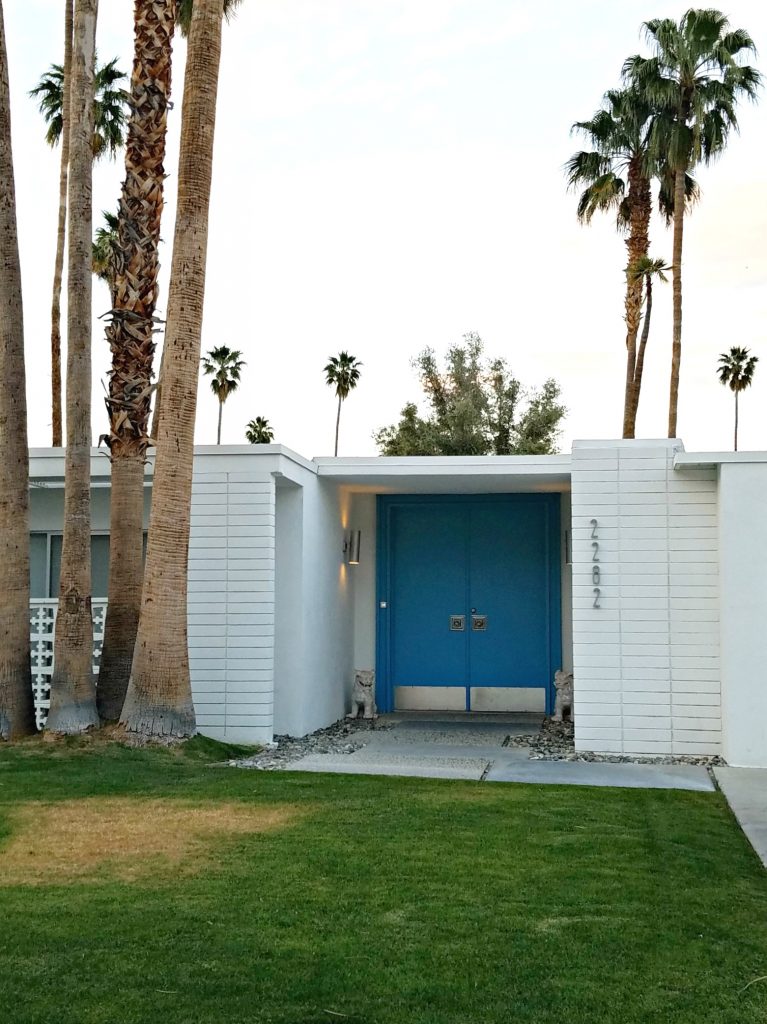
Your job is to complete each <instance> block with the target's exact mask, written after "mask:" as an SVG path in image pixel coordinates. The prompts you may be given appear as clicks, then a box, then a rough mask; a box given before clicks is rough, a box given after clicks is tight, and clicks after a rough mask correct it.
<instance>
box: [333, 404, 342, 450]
mask: <svg viewBox="0 0 767 1024" xmlns="http://www.w3.org/2000/svg"><path fill="white" fill-rule="evenodd" d="M340 425H341V396H340V395H339V396H338V412H337V413H336V446H335V449H334V451H333V455H338V428H339V427H340Z"/></svg>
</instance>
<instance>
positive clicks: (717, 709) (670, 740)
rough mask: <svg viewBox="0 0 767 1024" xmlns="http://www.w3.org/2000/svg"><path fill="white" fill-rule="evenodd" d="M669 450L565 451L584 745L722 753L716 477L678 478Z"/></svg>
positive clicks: (665, 446) (579, 732) (578, 716)
mask: <svg viewBox="0 0 767 1024" xmlns="http://www.w3.org/2000/svg"><path fill="white" fill-rule="evenodd" d="M676 450H677V442H672V441H669V442H655V443H652V444H651V443H643V442H617V443H616V444H615V445H612V446H603V445H599V444H598V443H597V444H594V445H593V446H589V445H588V443H578V442H576V444H575V445H574V447H573V461H572V528H573V545H572V547H573V604H574V611H573V661H574V668H575V722H576V726H575V728H576V746H577V747H578V748H579V749H582V750H584V749H588V750H596V751H600V752H605V753H626V754H652V755H662V754H718V753H720V752H721V749H722V747H721V706H720V683H719V611H718V609H719V598H718V594H719V566H718V530H717V484H716V474H715V471H714V470H708V469H696V470H684V471H675V470H674V468H673V459H674V454H675V451H676ZM594 520H596V526H594ZM595 545H597V546H596V547H595ZM597 559H598V561H597ZM595 587H598V589H599V591H600V593H599V604H600V607H598V608H595V607H594V601H595V597H596V593H595ZM601 698H604V699H601Z"/></svg>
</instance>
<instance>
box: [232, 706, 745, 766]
mask: <svg viewBox="0 0 767 1024" xmlns="http://www.w3.org/2000/svg"><path fill="white" fill-rule="evenodd" d="M396 728H397V726H396V725H395V724H390V723H381V722H379V721H373V722H370V721H365V720H364V719H359V718H358V719H343V718H342V719H341V720H340V721H339V722H335V723H334V724H333V725H330V726H328V728H327V729H319V730H318V731H317V732H314V733H311V734H310V735H309V736H300V737H296V736H275V737H274V743H272V744H269V745H267V746H266V747H264V749H263V750H260V751H259V752H258V753H257V754H253V755H252V756H251V757H246V758H242V759H238V760H232V761H229V765H230V766H232V767H236V768H255V769H257V770H258V771H267V772H269V771H280V770H281V769H284V768H287V766H288V765H290V764H292V763H293V762H294V761H298V760H300V758H302V757H306V755H307V754H333V755H335V756H339V755H341V756H343V755H347V754H353V753H354V752H355V751H357V750H359V749H360V748H361V747H364V746H365V745H366V744H367V743H368V742H369V741H370V738H371V733H376V732H385V731H389V730H392V729H394V730H396ZM437 728H438V726H437ZM392 739H394V737H392ZM443 742H445V743H450V737H449V736H447V735H446V737H445V740H444V741H443ZM504 746H506V747H526V748H528V749H529V755H528V756H529V758H530V760H531V761H592V762H602V763H608V764H689V765H700V766H702V767H704V768H716V767H719V766H720V765H726V763H727V762H726V761H725V760H724V759H723V758H721V757H719V756H718V755H711V756H705V757H692V756H684V755H678V756H674V755H659V756H657V757H650V756H648V757H637V756H634V755H630V754H592V753H591V752H589V751H576V750H575V747H574V743H573V723H572V722H571V721H570V720H569V719H566V720H565V721H564V722H555V721H553V720H552V719H551V718H546V719H544V721H543V724H542V726H541V728H540V730H539V731H538V732H535V733H529V734H526V735H522V736H509V737H508V738H507V739H506V742H505V743H504ZM459 748H460V745H459ZM405 750H406V745H405V744H404V743H403V745H402V752H404V751H405Z"/></svg>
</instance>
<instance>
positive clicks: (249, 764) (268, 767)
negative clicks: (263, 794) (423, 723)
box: [229, 718, 391, 772]
mask: <svg viewBox="0 0 767 1024" xmlns="http://www.w3.org/2000/svg"><path fill="white" fill-rule="evenodd" d="M387 729H391V726H390V725H380V724H379V723H378V722H376V721H373V722H370V721H365V719H362V718H357V719H344V718H342V719H341V720H340V721H339V722H335V723H334V724H333V725H329V726H328V727H327V729H318V730H317V732H313V733H310V734H309V735H308V736H275V737H274V743H269V744H267V745H266V746H265V747H264V749H263V750H259V751H258V753H257V754H253V755H252V756H251V757H245V758H242V759H238V760H235V761H230V762H229V764H230V765H231V766H232V767H234V768H256V769H258V770H259V771H263V772H273V771H279V770H280V769H282V768H285V767H287V765H289V764H291V763H292V762H293V761H298V760H299V759H300V758H302V757H306V755H307V754H335V755H339V754H353V753H354V752H355V750H359V749H360V747H364V746H365V744H366V743H367V742H368V739H369V737H370V733H371V732H380V731H383V730H387Z"/></svg>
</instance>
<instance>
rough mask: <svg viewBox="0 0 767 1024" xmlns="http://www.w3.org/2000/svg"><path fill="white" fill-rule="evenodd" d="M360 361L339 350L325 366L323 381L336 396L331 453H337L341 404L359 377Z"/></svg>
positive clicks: (355, 385) (354, 386)
mask: <svg viewBox="0 0 767 1024" xmlns="http://www.w3.org/2000/svg"><path fill="white" fill-rule="evenodd" d="M361 366H362V363H361V362H360V361H359V360H358V359H356V358H355V357H354V356H351V355H349V353H348V352H339V353H338V355H337V356H331V358H330V361H329V362H328V364H327V365H326V366H325V370H324V373H325V383H326V384H328V385H329V386H330V387H335V389H336V397H337V398H338V412H337V413H336V443H335V448H334V449H333V454H334V455H338V429H339V426H340V424H341V404H342V403H343V402H345V401H346V399H347V398H348V397H349V393H350V392H351V391H353V390H354V389H355V388H356V387H357V384H358V383H359V379H360V367H361Z"/></svg>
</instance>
